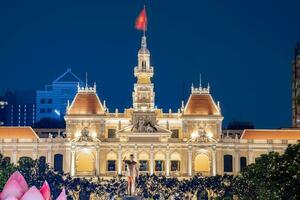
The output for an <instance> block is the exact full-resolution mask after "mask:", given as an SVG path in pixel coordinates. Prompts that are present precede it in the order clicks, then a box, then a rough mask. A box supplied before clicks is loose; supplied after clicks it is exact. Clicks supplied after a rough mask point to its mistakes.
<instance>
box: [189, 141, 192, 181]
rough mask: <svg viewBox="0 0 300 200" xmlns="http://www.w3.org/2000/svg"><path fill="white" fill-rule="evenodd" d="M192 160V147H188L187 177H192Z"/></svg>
mask: <svg viewBox="0 0 300 200" xmlns="http://www.w3.org/2000/svg"><path fill="white" fill-rule="evenodd" d="M192 159H193V151H192V146H189V149H188V175H189V176H192V175H193V174H192V166H193V162H192Z"/></svg>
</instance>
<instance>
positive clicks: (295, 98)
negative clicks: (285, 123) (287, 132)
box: [292, 42, 300, 127]
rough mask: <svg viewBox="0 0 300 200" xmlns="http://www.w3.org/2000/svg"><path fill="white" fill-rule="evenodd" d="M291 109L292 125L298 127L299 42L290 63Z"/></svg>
mask: <svg viewBox="0 0 300 200" xmlns="http://www.w3.org/2000/svg"><path fill="white" fill-rule="evenodd" d="M292 110H293V127H300V42H299V43H297V45H296V47H295V58H294V61H293V65H292Z"/></svg>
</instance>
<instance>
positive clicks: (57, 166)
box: [54, 154, 63, 172]
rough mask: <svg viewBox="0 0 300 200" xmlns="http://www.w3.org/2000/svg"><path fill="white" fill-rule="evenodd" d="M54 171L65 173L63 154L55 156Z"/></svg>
mask: <svg viewBox="0 0 300 200" xmlns="http://www.w3.org/2000/svg"><path fill="white" fill-rule="evenodd" d="M54 171H56V172H62V171H63V155H62V154H55V155H54Z"/></svg>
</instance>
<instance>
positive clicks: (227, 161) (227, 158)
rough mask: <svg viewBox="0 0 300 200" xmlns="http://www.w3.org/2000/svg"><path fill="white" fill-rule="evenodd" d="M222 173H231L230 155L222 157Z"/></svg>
mask: <svg viewBox="0 0 300 200" xmlns="http://www.w3.org/2000/svg"><path fill="white" fill-rule="evenodd" d="M224 172H232V155H224Z"/></svg>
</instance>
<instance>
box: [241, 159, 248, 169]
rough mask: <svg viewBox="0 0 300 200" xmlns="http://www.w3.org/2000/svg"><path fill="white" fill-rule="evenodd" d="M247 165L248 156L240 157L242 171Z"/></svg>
mask: <svg viewBox="0 0 300 200" xmlns="http://www.w3.org/2000/svg"><path fill="white" fill-rule="evenodd" d="M246 166H247V158H246V157H240V171H242V170H243V169H244V168H245V167H246Z"/></svg>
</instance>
